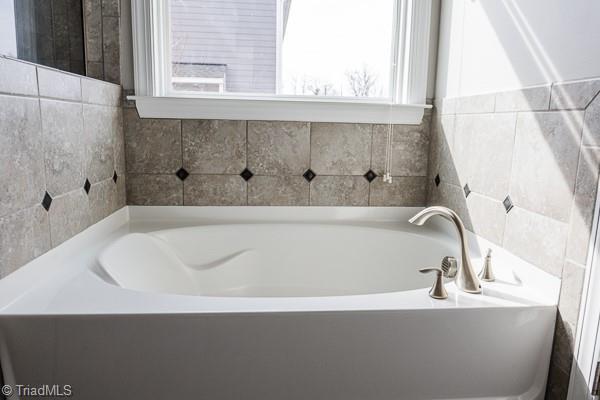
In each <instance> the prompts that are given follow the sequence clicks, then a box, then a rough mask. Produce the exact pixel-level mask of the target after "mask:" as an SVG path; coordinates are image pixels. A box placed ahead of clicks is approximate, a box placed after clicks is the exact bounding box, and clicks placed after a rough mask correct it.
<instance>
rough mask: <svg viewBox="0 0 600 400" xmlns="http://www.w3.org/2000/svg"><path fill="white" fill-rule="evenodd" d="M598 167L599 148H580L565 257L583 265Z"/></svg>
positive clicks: (592, 213)
mask: <svg viewBox="0 0 600 400" xmlns="http://www.w3.org/2000/svg"><path fill="white" fill-rule="evenodd" d="M599 166H600V148H597V147H596V148H594V147H582V148H581V154H580V156H579V166H578V168H577V182H576V184H575V197H574V199H573V205H572V207H571V218H570V220H569V241H568V243H567V257H568V258H570V259H571V260H574V261H575V262H577V263H579V264H583V265H585V263H586V261H587V253H588V245H589V241H590V234H591V231H592V222H593V217H594V204H595V203H596V191H597V186H598V169H599Z"/></svg>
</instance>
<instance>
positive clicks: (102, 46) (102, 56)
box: [83, 0, 121, 83]
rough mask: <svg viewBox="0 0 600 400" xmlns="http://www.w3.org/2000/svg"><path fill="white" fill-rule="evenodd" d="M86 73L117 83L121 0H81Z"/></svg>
mask: <svg viewBox="0 0 600 400" xmlns="http://www.w3.org/2000/svg"><path fill="white" fill-rule="evenodd" d="M83 20H84V30H85V55H86V75H87V76H89V77H91V78H95V79H102V80H105V81H108V82H113V83H121V44H120V41H121V0H83Z"/></svg>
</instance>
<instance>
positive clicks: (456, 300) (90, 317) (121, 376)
mask: <svg viewBox="0 0 600 400" xmlns="http://www.w3.org/2000/svg"><path fill="white" fill-rule="evenodd" d="M419 210H420V209H418V208H386V209H379V208H286V207H281V208H262V207H257V208H252V207H250V208H247V207H232V208H210V207H198V208H196V207H185V208H182V207H179V208H177V207H173V208H171V207H146V208H142V207H130V208H128V209H123V210H121V211H119V212H118V213H116V214H113V215H112V216H111V217H109V218H107V219H106V220H104V221H102V222H101V223H99V224H97V225H96V226H94V227H92V228H90V229H88V230H87V231H85V232H83V233H82V234H80V235H78V236H76V237H75V238H73V239H72V240H70V241H68V242H67V243H65V244H64V245H61V246H59V247H58V248H57V249H54V250H52V251H51V252H50V253H48V254H46V255H44V256H43V257H41V258H39V259H37V260H35V261H34V262H32V263H30V264H29V265H27V266H25V267H24V268H21V269H20V270H19V271H17V272H16V273H14V274H12V275H10V276H8V277H7V278H6V279H3V280H1V281H0V305H2V309H1V311H0V334H1V340H2V341H1V347H0V350H1V353H0V357H1V361H2V370H3V374H4V381H5V383H7V384H12V385H15V384H25V385H30V386H34V385H43V384H61V385H63V384H68V385H70V388H72V391H73V394H74V398H81V399H153V398H161V399H163V398H169V399H170V398H173V399H175V398H178V399H189V398H202V399H204V398H205V399H219V400H221V399H222V400H229V399H292V400H295V399H298V400H300V399H302V400H305V399H311V400H319V399H323V400H325V399H327V400H335V399H340V400H341V399H343V400H351V399H356V400H359V399H360V400H387V399H390V400H391V399H483V398H485V399H515V400H516V399H519V400H528V399H543V397H544V389H545V383H546V375H547V371H548V363H549V357H550V351H551V345H552V334H553V327H554V319H555V313H556V300H557V297H558V280H557V279H556V278H553V277H551V276H549V275H547V274H546V273H544V272H542V271H540V270H538V269H536V268H534V267H532V266H531V265H529V264H527V263H525V262H524V261H522V260H520V259H518V258H516V257H514V256H512V255H511V254H508V253H506V252H505V251H503V250H502V249H500V248H496V247H495V246H493V245H491V244H489V243H487V242H485V241H484V240H482V239H480V238H477V237H475V236H471V237H470V240H471V250H472V257H473V265H474V266H475V267H476V269H479V268H480V267H481V266H482V265H483V264H482V257H481V253H482V251H485V250H487V248H488V247H491V248H493V250H494V258H493V260H494V272H495V273H496V276H497V280H496V282H492V283H486V282H484V283H483V293H482V294H480V295H475V294H467V293H464V292H460V291H458V290H457V289H456V287H455V285H454V284H453V283H452V282H448V283H447V285H446V286H447V289H448V292H449V297H448V299H446V300H434V299H432V298H430V297H429V296H428V290H429V287H430V285H431V283H432V282H433V276H430V275H426V276H424V275H421V274H420V273H419V272H418V269H419V268H422V267H433V266H439V263H440V261H441V259H442V257H443V256H446V255H454V256H456V255H457V253H458V242H457V239H456V237H455V233H454V231H453V227H452V226H450V225H449V224H448V223H447V222H446V221H443V220H439V221H435V222H434V220H431V221H430V222H428V226H427V227H416V226H412V225H409V224H408V223H407V222H406V221H407V220H408V218H409V217H411V216H412V215H414V214H415V213H416V212H418V211H419ZM14 398H16V397H14Z"/></svg>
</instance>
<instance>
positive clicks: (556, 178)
mask: <svg viewBox="0 0 600 400" xmlns="http://www.w3.org/2000/svg"><path fill="white" fill-rule="evenodd" d="M582 117H583V115H582V113H581V112H579V111H569V112H545V113H521V114H519V116H518V118H517V133H516V138H515V150H514V158H513V165H512V177H511V185H510V196H511V198H512V199H513V202H514V204H515V205H516V206H519V207H523V208H526V209H528V210H531V211H534V212H537V213H540V214H542V215H545V216H547V217H550V218H554V219H557V220H559V221H562V222H568V220H569V215H570V211H571V201H572V199H573V190H574V187H575V177H576V173H577V162H578V158H579V145H580V141H581V124H582V119H583V118H582Z"/></svg>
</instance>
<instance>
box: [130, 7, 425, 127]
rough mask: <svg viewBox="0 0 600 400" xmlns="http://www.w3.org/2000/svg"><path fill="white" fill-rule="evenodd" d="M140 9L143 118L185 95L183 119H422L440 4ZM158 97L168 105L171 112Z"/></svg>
mask: <svg viewBox="0 0 600 400" xmlns="http://www.w3.org/2000/svg"><path fill="white" fill-rule="evenodd" d="M132 6H133V32H134V53H135V54H134V58H135V70H136V71H135V79H136V94H137V95H138V96H136V104H138V110H139V104H140V103H142V105H143V104H146V105H147V104H149V101H150V99H149V98H152V101H154V103H153V104H155V108H156V109H159V108H160V109H161V110H162V112H163V113H166V110H167V109H168V107H167V108H165V107H164V105H165V104H167V103H166V101H171V104H174V102H173V101H174V100H173V99H177V102H178V109H179V111H178V112H179V113H181V112H183V111H182V110H183V109H185V110H187V111H185V112H186V113H202V115H198V116H197V117H198V118H200V117H203V118H225V117H233V118H239V119H252V118H257V119H258V118H259V117H260V115H257V112H258V111H256V110H257V109H258V108H262V109H263V111H262V113H263V114H265V116H266V119H296V120H297V119H305V120H308V119H310V120H313V121H314V120H324V121H341V122H368V121H370V122H394V121H396V122H397V121H398V120H399V115H400V114H402V113H401V112H400V111H404V114H406V110H409V109H410V113H412V115H413V117H414V115H417V114H419V112H420V115H422V111H423V108H424V106H423V103H425V89H426V87H425V86H426V82H425V81H426V79H427V77H426V70H427V67H426V65H427V53H428V50H427V48H428V47H427V45H428V41H429V37H428V33H429V22H430V21H429V18H430V9H431V0H132ZM156 98H163V99H165V100H164V101H163V102H162V103H161V104H160V107H158V103H156V101H155V99H156ZM184 99H187V101H185V102H184V101H183V100H184ZM190 99H195V100H198V101H196V102H191V100H190ZM257 102H262V103H257ZM285 103H287V105H286V104H285ZM186 105H187V107H185V106H186ZM344 105H345V106H344ZM261 106H262V107H261ZM265 106H268V110H269V111H270V112H271V114H269V115H266V113H267V111H266V108H265ZM400 106H404V107H400ZM410 106H412V107H410ZM224 107H227V108H228V111H227V112H224V111H223V110H222V108H224ZM232 107H233V108H234V109H232ZM292 107H294V108H295V109H296V110H295V111H293V112H292V111H290V110H288V112H287V113H282V112H281V110H285V109H291V108H292ZM193 108H195V109H200V108H201V109H202V110H204V111H202V112H201V111H194V112H192V111H191V110H192V109H193ZM219 109H221V111H220V112H219V111H218V110H219ZM171 110H172V109H171ZM211 110H212V111H211ZM249 110H254V111H249ZM278 110H279V111H278ZM328 110H329V111H328ZM155 111H156V110H155ZM313 111H316V112H317V114H318V115H316V116H315V115H314V113H312V112H313ZM303 112H304V114H307V113H308V112H311V113H312V115H311V117H310V118H308V116H305V117H303ZM159 114H160V112H159ZM248 114H249V115H248ZM334 114H335V115H337V116H335V115H334ZM186 115H187V114H186ZM213 115H215V116H213ZM394 115H395V117H394ZM152 116H157V115H156V112H154V114H153V115H152ZM158 116H161V115H158ZM168 116H170V117H182V116H181V115H177V116H175V115H167V117H168ZM190 117H192V116H191V115H190ZM361 118H363V119H366V120H364V121H363V120H361ZM400 119H401V118H400ZM413 119H414V118H413ZM346 120H348V121H346ZM367 120H368V121H367ZM419 121H420V119H419ZM403 122H406V121H403Z"/></svg>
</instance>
